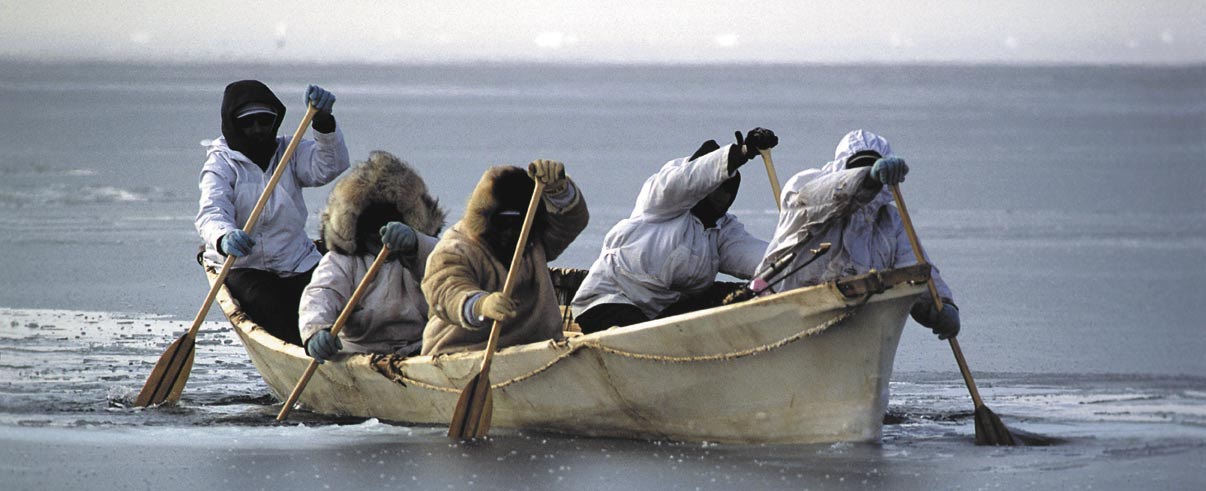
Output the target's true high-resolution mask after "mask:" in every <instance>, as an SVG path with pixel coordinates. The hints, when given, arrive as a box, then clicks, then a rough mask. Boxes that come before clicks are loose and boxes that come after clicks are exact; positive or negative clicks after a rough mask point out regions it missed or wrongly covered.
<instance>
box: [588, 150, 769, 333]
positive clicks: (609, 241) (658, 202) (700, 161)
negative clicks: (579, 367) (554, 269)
mask: <svg viewBox="0 0 1206 491" xmlns="http://www.w3.org/2000/svg"><path fill="white" fill-rule="evenodd" d="M730 146H731V145H725V146H723V147H720V148H719V149H717V150H714V151H712V152H710V153H707V154H705V155H703V156H701V157H699V158H697V159H695V160H689V159H688V158H686V157H684V158H680V159H675V160H671V161H670V162H667V163H666V164H665V165H664V166H662V168H661V170H660V171H658V173H657V174H654V175H653V176H651V177H649V179H647V180H646V181H645V184H644V185H643V186H642V187H641V193H640V195H638V197H637V202H636V206H635V207H634V208H633V210H632V214H631V215H630V216H629V217H628V218H626V219H624V220H621V221H620V222H619V223H617V224H616V225H615V226H614V227H612V228H611V230H610V231H609V232H608V233H607V236H606V237H604V239H603V249H602V251H601V252H600V254H599V258H598V259H597V260H595V262H594V264H593V265H592V266H591V268H590V273H588V274H587V275H586V278H585V279H584V280H583V281H582V285H581V286H580V287H579V288H578V293H577V294H576V295H575V296H574V301H573V303H572V308H573V313H574V315H575V316H577V315H581V314H582V313H583V312H585V311H586V310H588V309H590V308H591V307H594V306H596V305H600V304H608V303H623V304H630V305H634V306H636V307H637V308H639V309H641V312H643V313H644V314H645V315H646V316H647V317H649V318H650V319H652V318H656V317H657V316H658V314H660V313H661V312H662V311H663V310H664V309H665V308H666V307H669V306H670V305H672V304H674V303H675V302H678V301H679V300H681V299H683V298H684V297H686V296H690V295H696V294H699V293H702V292H704V291H705V290H707V289H708V287H710V286H711V285H712V283H713V282H715V280H716V273H717V272H723V273H726V274H730V275H733V276H736V277H738V278H746V279H748V278H750V277H751V276H753V274H754V271H755V269H754V266H756V265H757V263H758V260H759V258H760V257H761V256H762V253H763V251H765V250H766V246H767V243H766V241H764V240H762V239H758V238H756V237H754V236H752V235H750V234H749V233H748V232H746V231H745V226H744V225H742V223H741V222H740V221H738V220H737V217H735V216H733V214H731V213H726V214H725V215H724V216H722V217H720V219H719V220H717V221H716V226H715V227H712V228H705V227H704V224H703V222H702V221H700V219H699V218H697V217H696V216H695V215H694V214H692V213H691V208H692V207H694V206H695V205H696V204H697V203H699V201H700V200H702V199H704V197H706V196H708V194H710V193H711V192H712V191H714V190H716V188H717V187H719V186H720V185H721V183H723V182H724V181H725V180H726V179H728V178H730V177H731V175H730V173H729V170H728V155H729V151H730V150H729V148H730Z"/></svg>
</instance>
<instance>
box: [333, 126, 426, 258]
mask: <svg viewBox="0 0 1206 491" xmlns="http://www.w3.org/2000/svg"><path fill="white" fill-rule="evenodd" d="M373 203H392V204H393V205H394V206H395V207H396V208H397V210H398V211H399V212H401V213H402V217H403V220H402V222H403V223H405V224H406V225H408V226H410V228H413V229H414V230H415V231H416V232H420V233H423V234H426V235H430V236H432V237H435V236H436V235H438V234H439V233H440V230H442V229H443V228H444V223H445V215H446V213H445V211H444V209H443V208H441V207H440V204H439V200H437V199H436V198H433V197H432V196H431V195H430V194H428V192H427V184H426V183H425V182H423V178H422V177H419V174H418V173H417V172H416V171H415V170H414V168H412V167H411V166H410V164H407V163H406V162H404V161H402V160H400V159H398V157H395V156H393V154H390V153H389V152H385V151H381V150H374V151H373V152H372V153H370V154H369V158H368V161H366V162H360V163H358V164H356V166H355V167H353V168H352V170H351V171H349V172H348V174H347V175H346V176H344V177H343V178H342V179H340V180H339V182H337V183H335V188H334V189H332V190H331V195H330V196H329V197H328V198H327V209H326V210H325V211H323V213H322V229H321V235H322V238H323V240H324V241H325V242H326V244H327V247H328V248H329V249H331V250H333V251H336V252H339V253H342V254H354V253H355V251H356V250H357V247H356V246H357V244H356V224H357V222H358V221H359V219H360V214H361V213H362V212H363V211H364V210H365V208H367V207H368V206H369V205H371V204H373Z"/></svg>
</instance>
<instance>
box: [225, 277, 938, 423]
mask: <svg viewBox="0 0 1206 491" xmlns="http://www.w3.org/2000/svg"><path fill="white" fill-rule="evenodd" d="M209 275H210V281H213V279H214V272H213V271H212V270H210V271H209ZM928 277H929V267H928V266H925V265H921V266H911V267H906V268H901V269H896V270H890V271H883V272H872V273H871V274H867V275H862V276H858V277H851V278H846V279H842V280H839V281H836V282H831V283H827V284H823V285H817V286H812V287H807V288H801V289H797V290H793V291H788V292H783V293H778V294H774V295H768V296H763V297H759V298H756V299H753V300H748V301H745V302H740V303H736V304H732V305H727V306H721V307H715V308H711V309H706V310H701V311H697V312H692V313H688V314H682V315H677V316H674V317H668V318H665V319H658V320H653V321H649V322H645V323H642V324H637V325H633V326H628V327H623V328H613V329H609V330H607V331H603V332H599V333H594V334H589V335H576V336H570V337H568V338H567V339H566V340H564V341H559V342H554V341H549V342H541V343H533V344H527V345H521V346H512V347H508V348H503V349H501V350H499V351H498V353H497V354H496V355H495V357H494V361H493V368H492V369H491V373H490V380H491V381H492V383H493V389H494V395H493V399H494V402H493V403H494V409H493V423H492V427H493V428H496V429H498V428H515V429H527V430H540V431H553V432H563V433H569V434H576V435H588V436H607V437H621V438H636V439H666V440H676V441H708V442H728V443H819V442H835V441H877V440H878V439H879V438H880V435H881V430H882V426H883V416H884V412H885V410H886V408H887V403H888V381H889V379H890V378H891V375H892V363H893V360H894V358H895V354H896V347H897V344H898V342H899V340H900V334H901V330H902V328H903V326H904V324H905V320H906V317H907V315H908V311H909V308H910V306H911V305H912V304H913V301H914V299H915V298H916V297H917V296H918V295H919V294H921V293H922V292H923V291H925V286H924V281H925V279H927V278H928ZM217 298H218V302H219V304H220V305H221V307H222V310H223V312H225V313H226V315H227V317H228V318H229V319H230V321H231V322H232V323H233V324H234V327H235V331H236V332H237V333H238V335H239V337H240V338H242V340H243V343H244V345H245V346H246V348H247V353H248V354H249V355H250V357H251V360H252V362H253V363H254V364H255V366H256V368H257V369H258V370H259V372H260V373H261V374H262V375H263V377H264V380H265V381H266V382H267V384H268V386H269V388H270V389H271V390H272V392H273V393H274V394H275V395H276V396H277V397H278V398H280V399H282V400H284V399H285V396H287V395H288V394H289V393H290V391H291V390H292V389H293V386H294V385H295V384H296V382H297V380H298V378H299V377H300V376H301V374H302V372H303V371H305V369H306V366H307V365H308V364H309V363H310V360H311V359H310V358H309V357H308V356H306V354H305V352H304V350H303V349H302V348H301V347H299V346H293V345H289V344H286V343H285V342H283V341H281V340H279V339H277V338H275V337H273V336H272V335H270V334H268V333H267V332H266V331H265V330H263V329H262V328H260V327H259V326H257V325H256V324H255V323H254V322H251V321H250V320H249V319H248V318H247V317H246V316H245V315H244V314H243V313H242V312H241V311H240V310H239V308H238V305H237V304H236V302H235V301H234V300H233V299H232V298H231V296H230V293H229V291H227V290H226V288H222V289H221V292H220V293H219V295H218V297H217ZM481 358H482V353H481V352H470V353H457V354H451V355H439V356H435V357H432V356H415V357H410V358H400V357H397V356H394V355H380V354H345V355H341V356H339V357H337V358H336V359H335V360H333V361H331V362H328V363H325V364H323V365H321V366H320V367H319V369H318V371H317V373H315V375H314V377H313V378H312V379H311V380H310V382H309V384H308V385H307V386H306V389H305V391H304V393H303V394H302V395H301V398H300V399H299V403H300V404H301V406H302V407H304V408H306V409H309V410H311V411H314V412H317V413H322V414H330V415H347V416H360V417H375V418H379V419H381V420H387V421H394V422H402V423H411V424H437V425H446V424H448V422H449V421H450V420H451V417H452V412H453V410H454V408H455V406H456V402H457V397H458V396H459V394H460V392H461V389H462V388H463V387H464V385H465V383H466V382H468V381H469V379H470V378H472V377H473V376H474V375H475V374H476V373H477V371H478V369H479V365H480V363H481Z"/></svg>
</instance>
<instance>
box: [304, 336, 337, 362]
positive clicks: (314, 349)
mask: <svg viewBox="0 0 1206 491" xmlns="http://www.w3.org/2000/svg"><path fill="white" fill-rule="evenodd" d="M341 349H343V343H342V342H340V341H339V337H338V336H334V335H332V334H331V331H330V330H328V329H323V330H320V331H318V332H316V333H314V335H313V336H310V340H309V341H306V353H309V354H310V356H311V357H312V358H314V359H315V360H318V363H319V364H320V365H321V364H322V363H324V362H326V361H327V360H330V359H331V357H333V356H335V355H336V354H338V353H339V350H341Z"/></svg>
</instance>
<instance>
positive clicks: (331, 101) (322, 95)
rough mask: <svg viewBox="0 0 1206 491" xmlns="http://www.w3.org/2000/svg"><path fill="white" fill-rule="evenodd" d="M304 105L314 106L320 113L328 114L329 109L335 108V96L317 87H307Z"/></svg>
mask: <svg viewBox="0 0 1206 491" xmlns="http://www.w3.org/2000/svg"><path fill="white" fill-rule="evenodd" d="M306 104H308V105H312V106H314V108H315V109H318V112H320V113H326V114H330V112H331V108H332V107H333V106H335V94H332V93H330V92H327V90H326V89H324V88H322V87H319V86H317V85H310V86H307V87H306Z"/></svg>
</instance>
